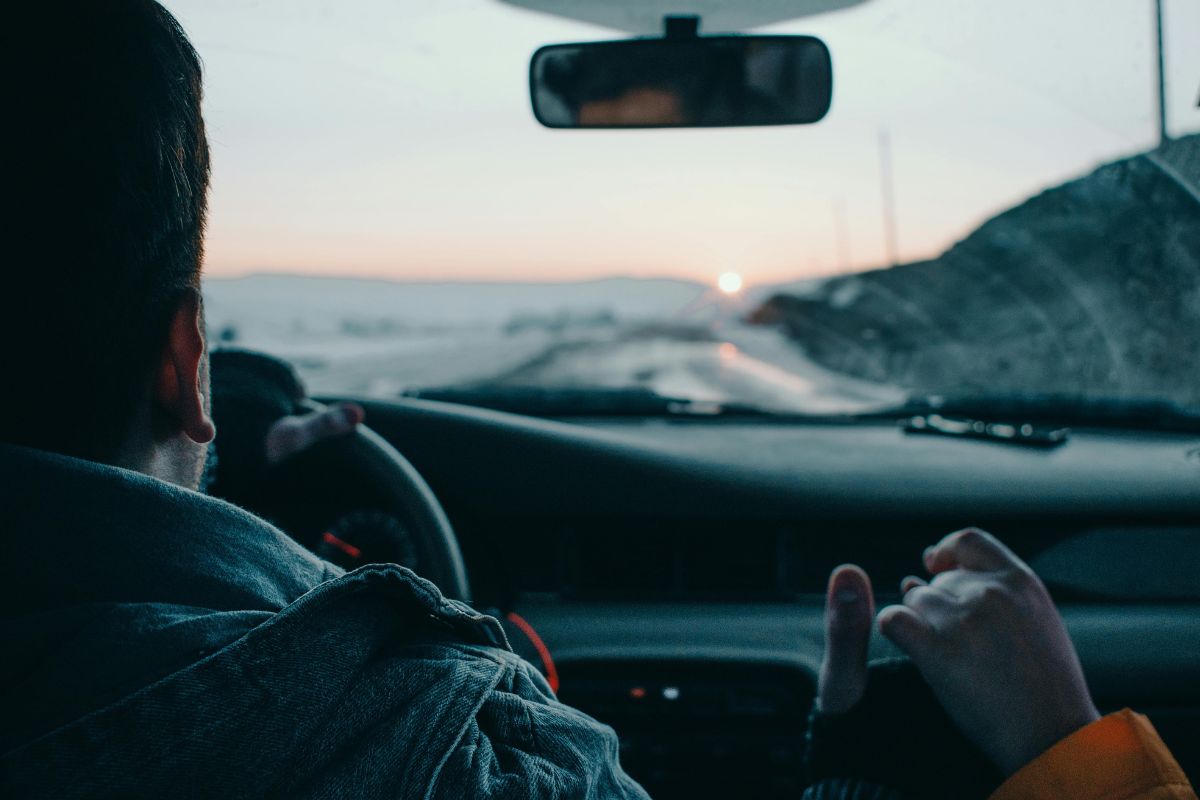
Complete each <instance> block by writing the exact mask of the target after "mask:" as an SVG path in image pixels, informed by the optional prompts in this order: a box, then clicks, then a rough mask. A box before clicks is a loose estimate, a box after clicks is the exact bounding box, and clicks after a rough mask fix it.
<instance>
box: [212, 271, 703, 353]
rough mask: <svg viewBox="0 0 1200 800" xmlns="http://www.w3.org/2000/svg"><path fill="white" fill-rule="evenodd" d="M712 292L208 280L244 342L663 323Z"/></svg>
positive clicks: (576, 285) (629, 282) (619, 286)
mask: <svg viewBox="0 0 1200 800" xmlns="http://www.w3.org/2000/svg"><path fill="white" fill-rule="evenodd" d="M708 291H709V287H707V286H704V285H702V284H699V283H695V282H691V281H682V280H670V279H639V278H609V279H604V280H594V281H579V282H563V283H541V282H539V283H520V282H505V283H501V282H496V283H470V282H463V283H421V282H399V281H390V280H363V279H355V278H337V277H310V276H297V275H276V274H259V275H251V276H248V277H244V278H235V279H221V278H212V279H208V280H206V281H205V284H204V296H205V306H206V313H207V315H208V321H209V327H210V329H211V330H214V331H216V330H220V329H221V328H223V327H225V326H229V325H234V326H237V327H238V328H239V329H240V331H241V333H242V334H243V336H246V335H248V336H249V338H250V339H251V340H259V339H263V338H264V337H265V338H267V339H273V338H275V337H278V336H294V335H318V336H319V335H328V334H342V333H347V332H348V329H349V330H350V331H354V330H370V329H374V328H378V327H379V326H381V325H390V326H392V327H393V328H413V329H437V328H462V327H469V326H479V327H495V326H500V325H505V324H508V323H510V322H512V321H513V320H518V321H522V320H523V321H525V322H526V323H528V322H529V321H530V320H531V318H535V317H537V316H538V315H542V316H549V317H556V318H571V317H580V318H585V319H593V318H596V317H602V318H613V319H616V320H619V321H627V320H632V321H636V320H639V319H643V318H644V319H661V318H663V317H670V316H672V315H674V314H677V313H679V312H681V311H682V310H684V309H686V308H688V307H689V306H691V305H694V304H695V303H696V302H697V301H698V299H700V298H702V297H703V296H704V294H705V293H706V292H708Z"/></svg>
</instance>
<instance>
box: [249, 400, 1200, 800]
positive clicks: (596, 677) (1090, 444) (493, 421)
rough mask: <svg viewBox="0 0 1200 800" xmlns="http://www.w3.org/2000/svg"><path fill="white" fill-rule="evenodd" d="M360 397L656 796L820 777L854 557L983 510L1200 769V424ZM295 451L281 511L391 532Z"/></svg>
mask: <svg viewBox="0 0 1200 800" xmlns="http://www.w3.org/2000/svg"><path fill="white" fill-rule="evenodd" d="M359 402H362V403H363V405H364V406H365V407H366V409H367V419H368V424H369V425H371V427H372V428H373V429H374V430H376V431H377V432H378V433H380V434H381V435H382V436H384V437H385V438H386V439H388V440H389V441H390V442H391V443H392V444H393V445H395V446H396V447H397V449H399V450H400V451H401V452H402V453H404V455H405V456H406V457H407V458H408V459H409V460H410V461H411V462H412V463H413V464H414V465H415V466H416V467H417V469H418V470H419V471H420V472H421V473H422V475H423V476H424V477H425V478H426V480H427V481H428V482H429V483H430V485H431V486H432V488H433V489H434V491H435V493H436V494H437V496H438V497H439V499H440V500H441V502H442V504H443V505H444V507H445V509H446V511H447V513H448V515H449V517H450V519H451V521H452V522H453V524H454V527H455V530H456V532H457V534H458V537H459V540H460V544H461V547H462V550H463V554H464V557H465V559H466V562H467V567H468V571H469V574H470V576H471V581H472V585H473V590H474V601H475V603H476V605H478V606H480V607H484V608H496V609H500V610H502V611H505V612H509V611H512V612H516V613H518V614H519V615H520V616H521V617H522V618H524V619H525V620H527V621H528V622H529V623H530V624H531V625H532V626H533V627H534V628H535V629H536V630H537V632H538V633H539V634H540V636H541V638H542V639H543V640H544V642H545V644H546V646H547V648H548V650H549V651H550V653H551V655H552V657H553V659H554V661H555V663H556V666H557V671H558V674H559V678H560V680H561V686H560V689H559V695H560V697H561V698H562V699H563V700H564V701H565V702H568V703H571V704H572V705H576V706H578V707H580V708H582V709H583V710H584V711H587V712H589V713H591V714H592V715H593V716H595V717H597V718H598V719H600V720H602V721H605V722H608V723H609V724H611V725H613V726H614V728H615V729H616V730H617V732H618V734H619V735H620V737H621V741H622V748H623V754H622V760H623V762H624V763H625V764H626V765H627V769H628V770H629V771H630V773H631V774H632V775H634V777H636V778H638V779H639V780H640V781H642V782H643V784H644V785H645V786H646V787H647V789H648V790H649V791H650V792H651V794H652V795H653V796H655V797H666V798H670V797H685V796H688V797H696V796H715V795H718V794H728V793H729V792H732V791H737V792H738V793H739V794H746V793H750V794H753V795H754V796H759V797H784V796H790V797H795V796H797V790H798V788H799V780H800V776H799V774H798V765H799V752H800V747H801V745H802V737H803V727H804V719H805V714H806V711H807V708H808V704H809V702H810V701H811V699H812V696H813V694H814V689H815V679H816V674H817V667H818V664H819V661H820V657H821V649H822V643H821V642H822V639H821V631H822V624H821V619H822V616H821V615H822V609H821V602H822V594H823V591H824V584H825V580H826V578H827V576H828V574H829V571H830V569H831V568H832V567H834V566H835V565H837V564H839V563H842V562H845V561H854V562H856V563H859V564H861V565H862V566H863V567H864V568H866V569H867V571H868V572H869V573H870V574H871V575H872V578H873V580H874V583H875V588H876V591H877V593H878V594H879V596H880V597H879V599H880V602H881V603H887V602H889V600H891V599H894V598H895V596H896V595H897V594H898V584H899V581H900V579H901V578H902V577H903V576H904V575H907V574H909V573H913V572H917V571H919V566H920V565H919V561H918V555H919V553H920V552H921V550H922V548H923V547H924V546H926V545H927V544H930V543H932V542H933V541H934V540H936V539H937V538H938V537H940V536H941V535H943V534H945V533H947V532H949V531H951V530H955V529H958V528H961V527H964V526H966V525H978V526H981V527H984V528H987V529H989V530H991V531H993V532H994V533H996V534H997V535H998V536H1000V537H1001V538H1002V539H1004V540H1005V541H1006V542H1007V543H1008V544H1009V545H1010V546H1012V547H1013V549H1014V550H1016V551H1017V552H1018V554H1020V555H1021V556H1022V557H1024V558H1025V559H1027V560H1028V561H1029V562H1030V563H1031V564H1032V565H1033V566H1034V568H1035V569H1036V570H1037V571H1038V572H1039V574H1040V575H1041V576H1042V577H1043V579H1044V580H1045V581H1046V582H1047V584H1048V585H1049V586H1050V587H1051V591H1052V593H1053V594H1054V595H1055V597H1056V600H1057V601H1058V602H1059V605H1060V608H1061V609H1062V611H1063V615H1064V618H1065V619H1066V621H1067V624H1068V628H1069V629H1070V631H1071V634H1072V637H1073V639H1074V640H1075V642H1076V646H1077V648H1078V649H1079V652H1080V656H1081V659H1082V661H1083V663H1084V667H1085V671H1086V672H1087V675H1088V679H1089V683H1090V685H1091V687H1092V690H1093V694H1094V696H1095V698H1096V700H1097V703H1098V704H1099V705H1100V706H1101V707H1102V710H1103V709H1116V708H1120V707H1123V706H1126V705H1130V706H1133V707H1134V708H1136V709H1138V710H1141V711H1144V712H1146V713H1148V714H1149V715H1150V716H1151V718H1152V719H1153V720H1154V722H1155V724H1156V725H1157V726H1158V728H1159V730H1160V732H1161V733H1162V734H1163V737H1164V738H1165V739H1166V740H1167V741H1168V744H1169V745H1171V746H1172V748H1173V750H1174V751H1175V753H1176V755H1177V757H1178V758H1179V760H1180V762H1181V763H1182V764H1183V765H1184V768H1185V770H1186V771H1188V773H1189V775H1190V776H1191V777H1192V778H1193V780H1195V779H1196V778H1197V777H1198V776H1200V582H1197V580H1196V571H1197V568H1198V566H1200V437H1197V436H1194V435H1189V434H1181V433H1167V432H1131V431H1112V430H1101V429H1095V430H1088V429H1079V430H1075V431H1073V434H1072V436H1071V438H1070V440H1069V441H1068V442H1067V443H1066V444H1064V445H1062V446H1060V447H1056V448H1029V447H1022V446H1018V445H1012V444H1000V443H994V442H986V441H979V440H968V439H957V438H941V437H935V436H928V435H924V436H914V435H908V434H906V433H904V432H903V431H902V430H900V429H899V428H898V427H897V426H895V425H893V424H891V423H887V422H882V421H880V422H867V423H856V424H832V423H831V424H797V423H794V422H779V421H773V420H770V419H769V418H767V419H728V420H727V419H720V418H715V419H712V420H699V421H697V420H690V419H689V420H670V419H652V420H642V419H632V418H611V419H610V418H597V419H579V420H571V421H562V420H560V421H555V420H543V419H533V418H528V417H521V416H516V415H511V414H504V413H500V412H493V411H485V410H480V409H472V408H467V407H463V406H457V405H452V404H444V403H436V402H430V401H420V400H406V401H399V402H395V403H382V402H372V401H359ZM314 457H319V454H317V456H314ZM296 469H297V470H298V472H297V473H296V474H293V475H291V476H286V475H285V476H283V484H282V485H283V486H285V487H286V492H283V493H282V494H281V495H280V499H282V498H283V497H285V496H286V497H288V498H290V499H289V501H288V502H286V503H282V502H281V503H280V504H279V505H278V506H277V508H278V509H286V511H280V513H279V514H277V515H276V521H278V522H280V524H281V525H282V526H283V527H284V528H285V530H289V532H291V531H293V530H294V529H296V528H301V529H303V531H304V533H303V534H302V535H301V536H298V538H302V540H303V537H305V536H306V537H309V539H310V541H317V546H321V543H320V541H318V540H320V539H321V537H323V536H324V534H325V533H332V534H333V535H334V537H335V538H336V539H337V540H338V541H340V542H343V543H346V544H348V545H350V546H352V547H354V548H360V549H364V550H366V549H368V547H367V546H364V545H362V544H360V542H361V541H366V542H368V543H369V542H370V541H371V540H370V538H369V537H370V534H369V533H367V534H364V533H361V531H368V532H369V531H371V530H374V529H376V528H377V527H379V526H381V525H389V524H391V523H390V522H389V521H388V520H387V519H386V518H382V517H380V516H379V515H378V514H377V513H375V512H373V511H372V498H371V497H370V496H368V495H367V494H364V493H363V490H362V488H361V487H356V486H354V485H353V482H352V481H350V480H347V481H346V485H337V480H338V479H337V476H336V474H335V475H334V476H333V477H332V480H333V481H334V485H332V486H330V485H328V483H326V485H324V487H323V490H322V491H316V490H311V491H310V490H304V487H300V488H301V489H302V490H301V491H297V483H298V482H299V483H303V481H304V480H305V478H304V477H303V476H302V475H301V474H300V472H299V471H302V470H304V469H305V465H304V464H300V465H298V466H297V467H296ZM324 480H326V481H328V480H330V477H329V474H328V473H326V477H325V479H324ZM309 488H312V487H309ZM334 497H336V498H338V499H337V501H336V503H335V502H334V501H333V500H332V499H326V498H334ZM372 514H374V516H372ZM356 515H357V516H356ZM268 516H270V514H269V513H268ZM283 517H286V518H283ZM347 519H349V520H350V523H349V524H348V523H346V520H347ZM339 524H341V525H342V526H343V527H336V526H337V525H339ZM331 526H333V527H331ZM363 536H366V537H367V538H365V539H360V538H356V537H363ZM324 546H325V548H326V551H325V552H329V548H330V547H334V548H335V549H337V548H336V545H330V543H329V542H328V541H325V542H324ZM334 555H335V556H337V557H339V558H341V559H342V563H347V562H346V560H345V559H346V556H347V553H346V552H345V551H344V550H338V552H337V553H334ZM370 557H371V559H372V560H379V559H378V558H376V557H375V556H374V555H371V556H370ZM401 558H403V554H400V555H396V556H390V557H389V558H388V560H400V559H401ZM348 565H349V566H353V560H351V562H350V563H349V564H348ZM418 570H419V566H418ZM871 647H872V654H873V655H877V656H886V655H893V654H895V651H894V650H893V649H892V648H891V646H890V644H889V643H888V642H886V641H885V640H882V639H881V638H876V640H875V641H873V642H872V646H871ZM699 763H704V764H705V765H706V768H705V770H703V771H700V772H702V774H703V781H702V782H700V779H699V777H698V771H697V770H696V769H695V765H696V764H699Z"/></svg>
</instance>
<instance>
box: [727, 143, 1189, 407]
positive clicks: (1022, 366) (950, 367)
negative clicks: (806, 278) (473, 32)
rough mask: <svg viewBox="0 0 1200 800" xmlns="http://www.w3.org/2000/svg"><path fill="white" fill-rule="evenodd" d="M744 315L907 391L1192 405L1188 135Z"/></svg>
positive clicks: (834, 363)
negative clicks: (938, 246) (886, 265)
mask: <svg viewBox="0 0 1200 800" xmlns="http://www.w3.org/2000/svg"><path fill="white" fill-rule="evenodd" d="M750 321H751V322H754V323H757V324H763V325H777V326H782V327H783V328H784V329H785V330H786V332H787V333H788V335H789V336H790V337H791V338H792V339H793V340H794V341H795V342H796V343H797V344H798V345H799V346H800V347H801V348H802V349H803V350H804V351H805V353H806V354H807V355H808V356H809V357H811V358H813V359H815V360H816V361H817V362H819V363H821V364H822V365H824V366H827V367H829V368H832V369H835V370H838V371H841V372H845V373H848V374H850V375H854V376H856V377H859V378H865V379H868V380H872V381H879V382H886V383H891V384H897V385H900V386H902V387H905V388H907V389H909V390H911V391H913V392H921V393H935V394H943V393H945V394H956V395H957V394H963V393H975V392H988V393H992V392H1006V393H1007V392H1013V393H1020V392H1025V391H1036V392H1057V393H1064V394H1074V393H1088V394H1098V395H1100V394H1102V395H1107V396H1124V397H1167V398H1171V399H1175V400H1178V401H1180V402H1183V403H1187V404H1197V403H1200V135H1193V136H1189V137H1186V138H1183V139H1179V140H1176V141H1174V142H1172V143H1170V144H1169V145H1168V146H1167V147H1165V148H1161V149H1159V150H1157V151H1154V152H1151V153H1146V154H1142V155H1139V156H1135V157H1132V158H1128V159H1125V160H1122V161H1118V162H1115V163H1112V164H1107V165H1105V166H1103V167H1100V168H1099V169H1097V170H1096V171H1094V172H1093V173H1091V174H1090V175H1087V176H1086V177H1084V178H1081V179H1078V180H1075V181H1072V182H1070V183H1067V184H1065V185H1063V186H1059V187H1056V188H1054V189H1050V190H1047V191H1045V192H1043V193H1042V194H1040V195H1038V196H1036V197H1034V198H1032V199H1030V200H1028V201H1026V202H1025V203H1023V204H1021V205H1020V206H1017V207H1016V208H1013V209H1010V210H1009V211H1006V212H1004V213H1002V214H1000V215H998V216H996V217H994V218H992V219H991V220H989V221H988V222H986V223H984V224H983V225H982V226H980V227H979V228H978V229H977V230H976V231H975V232H974V233H972V234H971V235H970V236H968V237H967V238H966V239H964V240H963V241H961V242H959V243H958V244H956V245H954V246H953V247H952V248H950V249H949V250H948V251H946V252H945V253H944V254H942V255H941V256H939V257H938V258H935V259H932V260H930V261H924V262H919V263H914V264H904V265H901V266H897V267H893V268H891V269H881V270H875V271H871V272H865V273H859V274H855V275H848V276H841V277H837V278H833V279H830V280H828V281H825V282H823V283H821V284H818V285H817V286H816V287H814V288H812V289H811V290H809V291H807V292H804V293H803V295H802V296H801V295H800V294H776V295H774V296H772V297H770V298H769V299H768V300H766V301H765V302H764V303H763V304H762V305H761V306H760V307H758V308H757V309H756V310H755V311H754V312H752V314H751V315H750Z"/></svg>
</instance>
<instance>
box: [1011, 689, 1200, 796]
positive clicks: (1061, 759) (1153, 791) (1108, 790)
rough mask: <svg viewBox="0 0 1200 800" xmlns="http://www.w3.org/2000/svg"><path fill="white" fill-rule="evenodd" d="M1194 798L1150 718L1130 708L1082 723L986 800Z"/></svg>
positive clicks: (1184, 777) (1189, 786) (1193, 793)
mask: <svg viewBox="0 0 1200 800" xmlns="http://www.w3.org/2000/svg"><path fill="white" fill-rule="evenodd" d="M1068 798H1069V800H1197V798H1196V793H1195V792H1194V791H1193V790H1192V786H1191V784H1190V783H1188V779H1187V777H1186V776H1185V775H1184V774H1183V770H1181V769H1180V768H1179V765H1178V764H1177V763H1175V759H1174V758H1173V757H1172V756H1171V751H1169V750H1168V749H1167V746H1166V745H1165V744H1163V740H1162V739H1160V738H1159V737H1158V733H1157V732H1156V731H1155V730H1154V726H1153V725H1151V724H1150V720H1148V719H1146V718H1145V717H1144V716H1142V715H1141V714H1135V713H1134V712H1132V711H1130V710H1129V709H1125V710H1124V711H1118V712H1117V713H1115V714H1109V715H1108V716H1107V717H1104V718H1103V719H1100V720H1097V721H1096V722H1093V723H1092V724H1091V725H1088V726H1087V727H1086V728H1081V729H1080V730H1078V731H1076V732H1075V733H1073V734H1071V735H1070V736H1068V737H1067V738H1065V739H1063V740H1062V741H1060V742H1059V743H1058V744H1056V745H1054V746H1053V747H1051V748H1050V749H1049V750H1047V751H1046V752H1045V753H1042V755H1040V756H1038V757H1037V758H1036V759H1034V760H1033V761H1031V762H1030V763H1028V764H1026V765H1025V766H1024V767H1022V768H1021V769H1020V770H1018V771H1017V772H1016V773H1014V774H1013V775H1012V776H1011V777H1009V779H1008V780H1007V781H1005V782H1004V784H1003V785H1002V786H1001V787H1000V788H999V789H997V790H996V792H995V793H994V794H993V795H992V797H991V800H1068Z"/></svg>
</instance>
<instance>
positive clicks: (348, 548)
mask: <svg viewBox="0 0 1200 800" xmlns="http://www.w3.org/2000/svg"><path fill="white" fill-rule="evenodd" d="M321 541H323V542H325V544H331V545H333V546H334V547H336V548H337V549H338V550H341V551H342V552H343V553H345V554H346V555H348V556H350V557H351V558H362V550H359V549H358V548H357V547H355V546H354V545H352V544H350V543H349V542H343V541H342V540H341V539H339V538H338V537H336V536H334V535H333V534H332V533H330V532H329V531H325V532H324V533H322V534H321Z"/></svg>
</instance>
